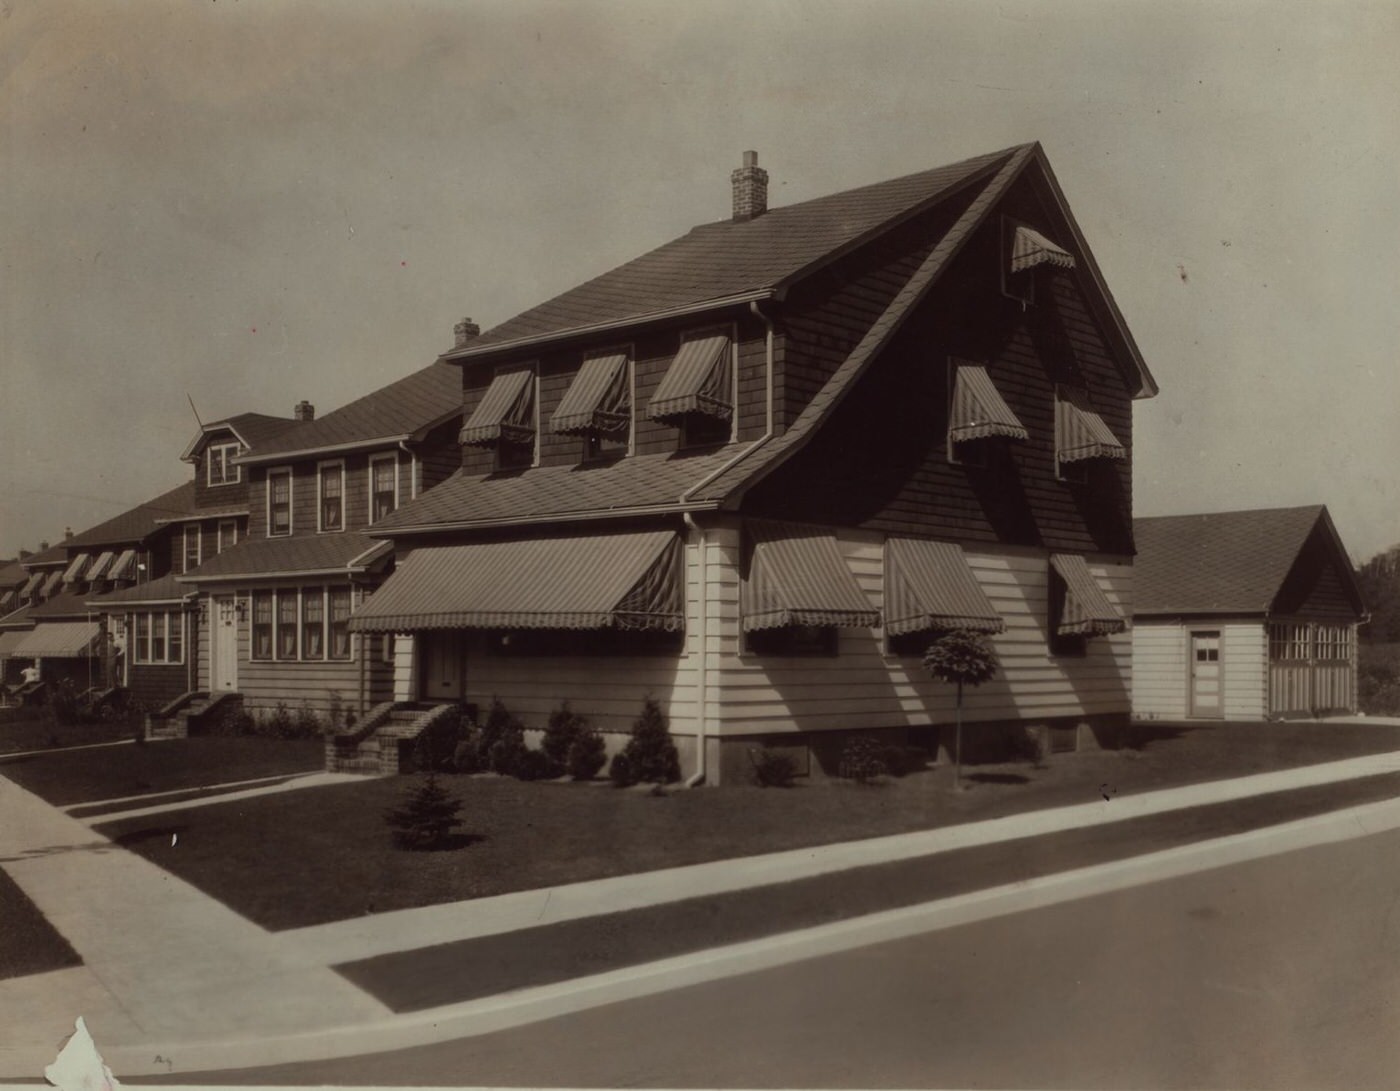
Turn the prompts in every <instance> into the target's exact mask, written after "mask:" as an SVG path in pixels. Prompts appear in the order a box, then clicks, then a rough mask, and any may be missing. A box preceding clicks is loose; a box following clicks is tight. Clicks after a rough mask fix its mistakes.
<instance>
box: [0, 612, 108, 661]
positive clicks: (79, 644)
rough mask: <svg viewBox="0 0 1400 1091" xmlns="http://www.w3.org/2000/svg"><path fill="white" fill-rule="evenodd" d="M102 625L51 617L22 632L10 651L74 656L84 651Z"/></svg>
mask: <svg viewBox="0 0 1400 1091" xmlns="http://www.w3.org/2000/svg"><path fill="white" fill-rule="evenodd" d="M101 630H102V626H101V624H100V623H99V622H96V621H51V622H45V623H43V624H41V625H36V626H35V627H34V628H33V629H30V630H29V632H27V633H25V634H24V639H23V640H21V641H20V642H19V643H18V644H16V645H15V650H14V651H13V652H11V653H10V654H11V655H15V656H24V657H25V658H39V657H45V658H49V659H74V658H78V657H81V656H85V655H87V654H88V652H89V650H90V649H91V647H92V642H93V641H94V640H96V639H97V634H98V633H99V632H101Z"/></svg>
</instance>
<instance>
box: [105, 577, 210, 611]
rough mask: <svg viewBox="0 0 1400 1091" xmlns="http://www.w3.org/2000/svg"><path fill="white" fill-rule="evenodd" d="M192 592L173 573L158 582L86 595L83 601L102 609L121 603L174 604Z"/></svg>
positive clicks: (153, 581)
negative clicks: (103, 593) (101, 593)
mask: <svg viewBox="0 0 1400 1091" xmlns="http://www.w3.org/2000/svg"><path fill="white" fill-rule="evenodd" d="M192 590H193V588H191V587H190V586H189V584H185V583H181V582H180V581H179V580H177V579H176V578H175V575H174V573H171V574H170V575H166V576H162V577H160V579H158V580H150V581H148V582H146V583H136V584H132V585H131V586H130V587H123V588H121V589H120V590H117V591H108V592H107V593H106V594H105V595H86V596H84V597H83V601H84V602H86V603H87V604H88V605H90V606H95V607H104V606H109V605H112V604H114V603H122V602H176V601H178V600H180V599H182V598H184V597H185V596H186V595H188V594H190V592H191V591H192Z"/></svg>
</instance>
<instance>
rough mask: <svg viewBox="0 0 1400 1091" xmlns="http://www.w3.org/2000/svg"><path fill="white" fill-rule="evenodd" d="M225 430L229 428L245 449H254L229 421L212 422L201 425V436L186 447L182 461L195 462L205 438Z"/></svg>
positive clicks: (181, 457)
mask: <svg viewBox="0 0 1400 1091" xmlns="http://www.w3.org/2000/svg"><path fill="white" fill-rule="evenodd" d="M223 428H227V429H228V430H229V431H230V432H232V433H233V435H234V438H235V439H237V440H238V442H239V443H241V444H243V446H244V447H252V444H251V443H249V442H248V441H247V440H246V439H244V438H243V436H242V434H241V433H240V432H239V431H238V429H237V428H235V427H234V426H233V425H231V424H230V423H229V422H228V421H224V420H219V421H210V422H209V423H208V424H201V425H200V426H199V434H198V435H197V436H195V437H194V439H192V440H190V442H189V444H188V445H187V446H186V447H185V453H184V454H182V455H181V456H180V461H181V462H194V460H195V459H194V453H195V452H196V451H198V450H199V445H200V444H201V443H203V442H204V440H205V438H206V437H207V436H208V435H209V433H210V432H217V431H219V430H220V429H223Z"/></svg>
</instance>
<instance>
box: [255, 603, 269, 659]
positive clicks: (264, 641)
mask: <svg viewBox="0 0 1400 1091" xmlns="http://www.w3.org/2000/svg"><path fill="white" fill-rule="evenodd" d="M252 658H254V659H271V658H272V592H271V591H254V592H253V650H252Z"/></svg>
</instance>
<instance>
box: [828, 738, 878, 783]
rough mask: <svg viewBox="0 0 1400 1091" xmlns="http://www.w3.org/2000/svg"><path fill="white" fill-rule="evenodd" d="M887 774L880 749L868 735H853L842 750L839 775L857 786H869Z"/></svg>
mask: <svg viewBox="0 0 1400 1091" xmlns="http://www.w3.org/2000/svg"><path fill="white" fill-rule="evenodd" d="M885 772H886V769H885V763H884V762H883V761H881V760H880V747H879V745H878V744H877V743H876V742H875V740H874V739H872V738H870V736H868V735H852V736H851V737H850V739H848V740H847V741H846V745H845V746H844V747H843V748H842V750H841V764H840V765H839V766H838V767H837V775H838V776H842V777H844V778H846V779H847V780H853V781H855V782H856V783H857V784H868V783H870V781H872V780H874V779H875V778H876V777H878V776H882V775H883V774H884V773H885Z"/></svg>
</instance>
